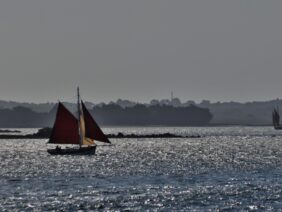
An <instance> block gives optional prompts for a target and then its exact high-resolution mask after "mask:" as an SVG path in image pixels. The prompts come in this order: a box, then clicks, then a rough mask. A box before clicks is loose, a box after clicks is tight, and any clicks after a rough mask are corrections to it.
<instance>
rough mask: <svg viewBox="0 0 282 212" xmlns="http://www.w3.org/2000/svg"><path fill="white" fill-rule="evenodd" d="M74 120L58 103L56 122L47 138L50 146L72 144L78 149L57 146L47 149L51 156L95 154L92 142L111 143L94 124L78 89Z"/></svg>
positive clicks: (94, 144) (94, 145)
mask: <svg viewBox="0 0 282 212" xmlns="http://www.w3.org/2000/svg"><path fill="white" fill-rule="evenodd" d="M77 97H78V101H77V110H78V118H76V117H75V116H74V115H73V114H72V113H71V112H70V111H69V110H68V109H67V108H66V107H65V106H64V105H63V104H62V103H61V102H59V105H58V109H57V115H56V120H55V123H54V127H53V129H52V133H51V136H50V138H49V142H48V143H50V144H58V145H59V144H74V145H78V147H79V148H65V149H62V148H61V147H59V146H57V147H56V148H55V149H48V150H47V152H48V153H50V154H52V155H66V154H95V151H96V146H97V145H96V143H95V141H94V140H97V141H101V142H105V143H111V142H110V141H109V140H108V138H107V137H106V136H105V134H104V133H103V132H102V130H101V129H100V127H99V126H98V124H97V123H96V122H95V120H94V119H93V117H92V116H91V114H90V113H89V111H88V110H87V109H86V107H85V104H84V103H83V101H81V100H80V95H79V88H77Z"/></svg>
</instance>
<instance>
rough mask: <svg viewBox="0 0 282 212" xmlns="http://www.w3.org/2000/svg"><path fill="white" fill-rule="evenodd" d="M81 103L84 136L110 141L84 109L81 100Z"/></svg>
mask: <svg viewBox="0 0 282 212" xmlns="http://www.w3.org/2000/svg"><path fill="white" fill-rule="evenodd" d="M81 104H82V110H83V116H84V121H85V137H87V138H91V139H94V140H97V141H101V142H105V143H111V142H110V141H109V139H108V138H107V137H106V136H105V134H104V133H103V132H102V130H101V129H100V127H99V126H98V124H97V123H96V122H95V120H94V119H93V117H92V116H91V114H90V113H89V111H88V110H87V109H86V107H85V105H84V103H83V102H81Z"/></svg>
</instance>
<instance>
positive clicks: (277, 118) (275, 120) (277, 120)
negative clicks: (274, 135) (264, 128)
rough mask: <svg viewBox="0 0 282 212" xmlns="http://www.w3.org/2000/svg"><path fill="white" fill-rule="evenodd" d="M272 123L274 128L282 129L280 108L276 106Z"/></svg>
mask: <svg viewBox="0 0 282 212" xmlns="http://www.w3.org/2000/svg"><path fill="white" fill-rule="evenodd" d="M272 123H273V126H274V129H276V130H282V126H281V125H280V115H279V109H276V108H274V110H273V111H272Z"/></svg>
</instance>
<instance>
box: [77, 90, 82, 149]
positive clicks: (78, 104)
mask: <svg viewBox="0 0 282 212" xmlns="http://www.w3.org/2000/svg"><path fill="white" fill-rule="evenodd" d="M77 111H78V135H79V146H81V145H82V142H83V141H82V139H83V138H82V133H81V125H80V124H81V123H80V117H81V108H80V95H79V87H77Z"/></svg>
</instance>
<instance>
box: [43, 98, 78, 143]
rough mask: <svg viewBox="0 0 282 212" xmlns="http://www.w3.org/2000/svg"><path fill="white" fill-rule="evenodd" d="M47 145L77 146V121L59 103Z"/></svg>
mask: <svg viewBox="0 0 282 212" xmlns="http://www.w3.org/2000/svg"><path fill="white" fill-rule="evenodd" d="M49 143H55V144H79V134H78V121H77V119H76V118H75V117H74V116H73V114H72V113H71V112H69V111H68V109H67V108H65V106H64V105H63V104H62V103H61V102H59V105H58V110H57V116H56V121H55V124H54V127H53V131H52V134H51V137H50V140H49Z"/></svg>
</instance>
